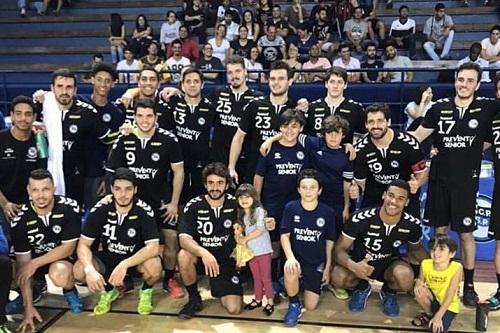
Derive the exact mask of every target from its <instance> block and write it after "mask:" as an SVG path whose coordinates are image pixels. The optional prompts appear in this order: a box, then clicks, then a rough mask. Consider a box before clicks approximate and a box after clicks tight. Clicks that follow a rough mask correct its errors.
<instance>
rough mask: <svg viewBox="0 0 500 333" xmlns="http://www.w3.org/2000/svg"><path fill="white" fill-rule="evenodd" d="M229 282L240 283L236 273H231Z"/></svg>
mask: <svg viewBox="0 0 500 333" xmlns="http://www.w3.org/2000/svg"><path fill="white" fill-rule="evenodd" d="M231 282H232V283H234V284H238V283H240V279H239V278H238V277H237V276H236V275H233V277H232V278H231Z"/></svg>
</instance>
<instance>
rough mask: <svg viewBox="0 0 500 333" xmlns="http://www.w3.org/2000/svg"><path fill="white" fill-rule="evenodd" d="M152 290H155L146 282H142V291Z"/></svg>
mask: <svg viewBox="0 0 500 333" xmlns="http://www.w3.org/2000/svg"><path fill="white" fill-rule="evenodd" d="M151 288H153V286H150V285H149V284H148V283H147V282H146V281H143V282H142V290H146V289H151Z"/></svg>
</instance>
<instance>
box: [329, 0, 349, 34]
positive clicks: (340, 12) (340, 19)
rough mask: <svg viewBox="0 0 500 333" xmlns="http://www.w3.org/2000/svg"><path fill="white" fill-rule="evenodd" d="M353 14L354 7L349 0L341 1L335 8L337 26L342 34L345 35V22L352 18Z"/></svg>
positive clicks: (334, 15) (334, 14)
mask: <svg viewBox="0 0 500 333" xmlns="http://www.w3.org/2000/svg"><path fill="white" fill-rule="evenodd" d="M353 12H354V7H353V5H351V4H350V2H349V1H347V0H339V1H338V2H337V4H336V5H335V6H333V17H334V18H335V20H337V25H338V27H339V28H340V32H341V33H342V34H344V25H345V22H346V21H347V20H349V19H350V18H351V17H352V14H353Z"/></svg>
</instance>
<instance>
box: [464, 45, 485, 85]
mask: <svg viewBox="0 0 500 333" xmlns="http://www.w3.org/2000/svg"><path fill="white" fill-rule="evenodd" d="M481 50H482V46H481V43H472V45H471V46H470V48H469V55H468V56H467V57H465V58H463V59H460V60H459V61H458V63H457V68H458V67H460V66H461V65H462V64H465V63H467V62H473V63H475V64H478V65H479V67H481V68H488V67H490V64H489V63H488V61H486V60H484V59H483V58H481V56H480V55H481ZM481 82H491V80H490V73H489V72H488V71H483V72H482V75H481Z"/></svg>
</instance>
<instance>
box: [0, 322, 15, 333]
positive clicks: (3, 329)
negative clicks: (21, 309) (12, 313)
mask: <svg viewBox="0 0 500 333" xmlns="http://www.w3.org/2000/svg"><path fill="white" fill-rule="evenodd" d="M0 333H12V331H11V330H10V329H9V328H8V327H7V324H3V325H0Z"/></svg>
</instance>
